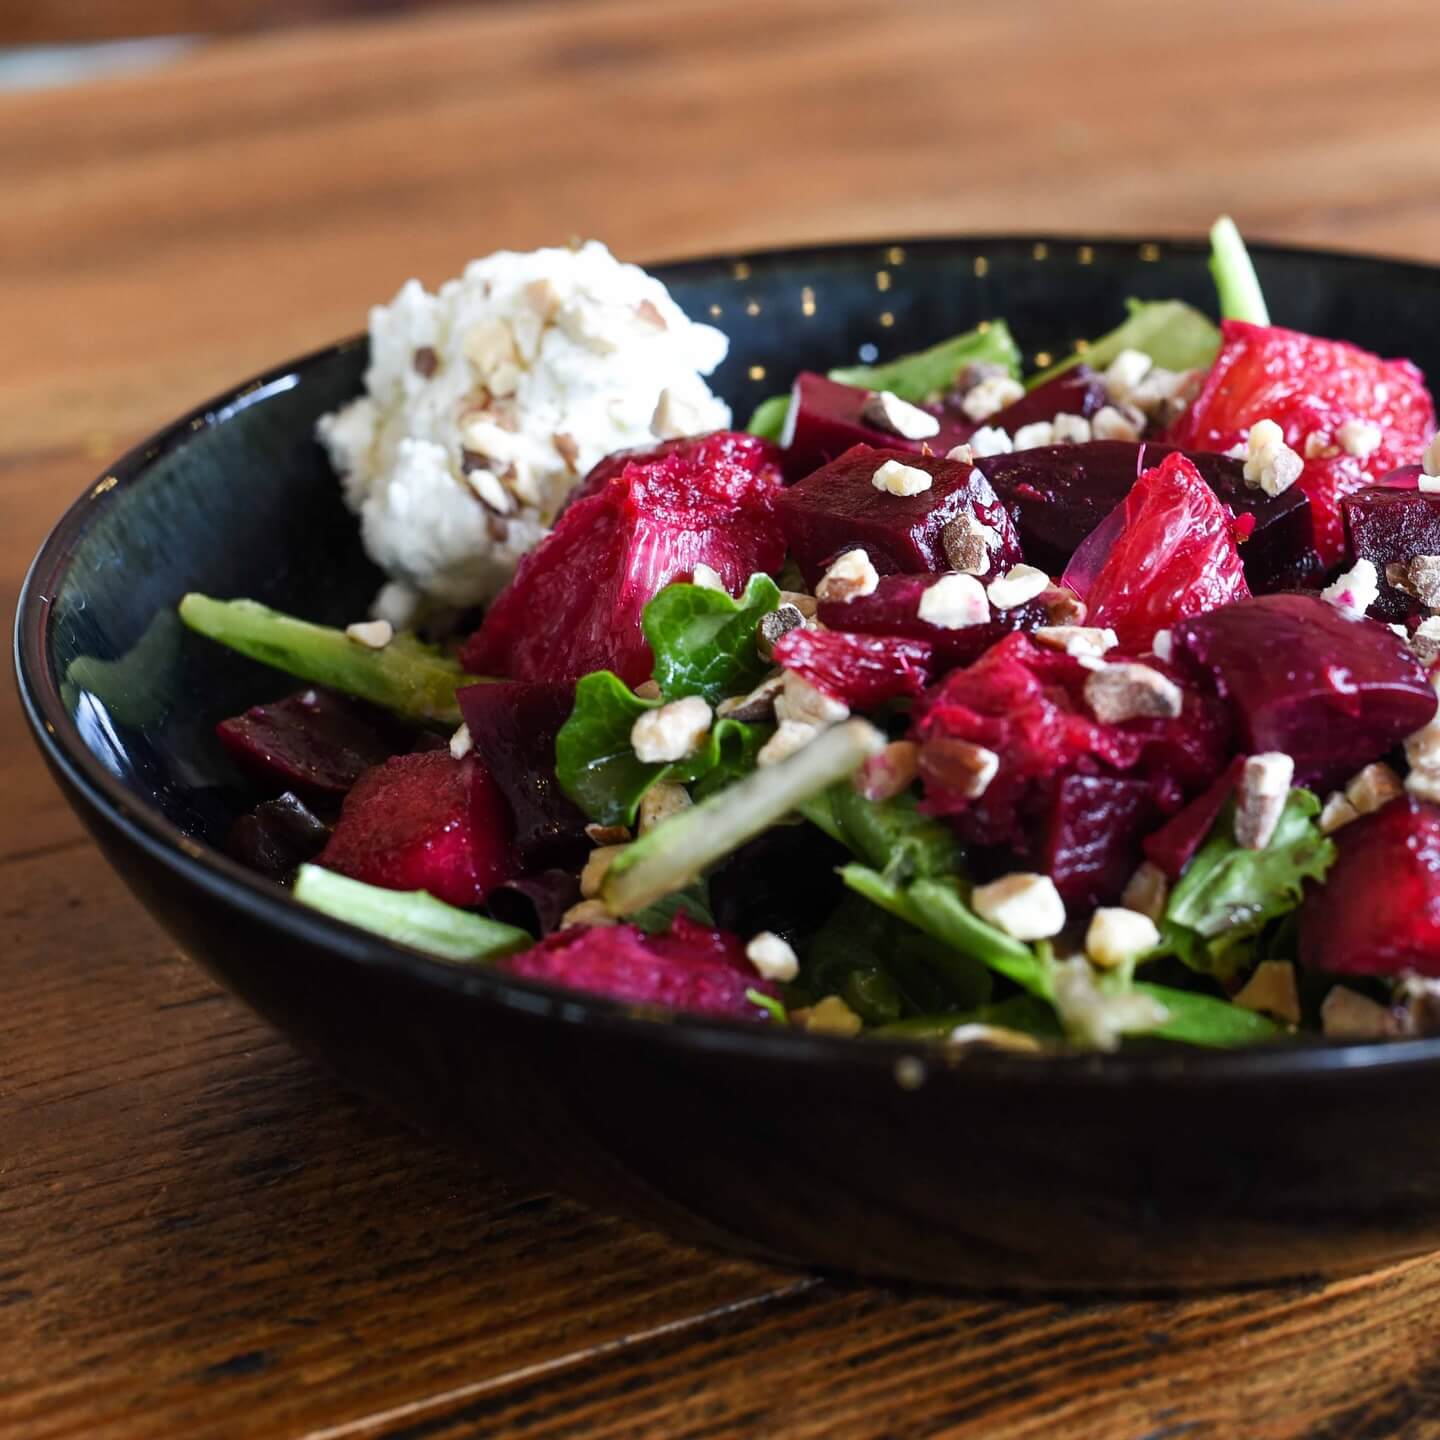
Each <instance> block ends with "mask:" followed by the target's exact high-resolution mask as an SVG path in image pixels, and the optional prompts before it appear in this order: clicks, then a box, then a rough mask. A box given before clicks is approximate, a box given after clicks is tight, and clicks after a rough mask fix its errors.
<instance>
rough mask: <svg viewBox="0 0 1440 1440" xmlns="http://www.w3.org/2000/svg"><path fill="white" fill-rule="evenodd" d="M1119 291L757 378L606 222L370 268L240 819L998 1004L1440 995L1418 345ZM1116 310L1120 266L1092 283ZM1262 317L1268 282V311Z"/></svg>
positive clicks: (1235, 262)
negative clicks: (331, 619) (1031, 331)
mask: <svg viewBox="0 0 1440 1440" xmlns="http://www.w3.org/2000/svg"><path fill="white" fill-rule="evenodd" d="M1212 242H1213V258H1212V263H1211V268H1212V271H1213V273H1214V275H1215V278H1216V282H1217V290H1218V300H1219V303H1218V309H1219V312H1220V315H1221V317H1222V318H1221V320H1220V322H1219V324H1218V326H1217V325H1216V324H1214V323H1212V321H1211V320H1210V319H1209V318H1207V317H1206V316H1205V315H1203V314H1201V313H1200V312H1198V311H1197V310H1195V309H1193V308H1192V307H1190V306H1188V305H1186V304H1183V303H1181V302H1179V301H1168V302H1160V303H1146V304H1141V303H1138V302H1132V304H1131V307H1130V313H1129V314H1128V316H1126V317H1124V318H1123V319H1121V323H1120V324H1119V325H1118V326H1117V328H1115V329H1114V330H1112V331H1111V332H1109V333H1108V334H1105V335H1102V336H1098V337H1096V338H1095V339H1093V340H1092V341H1091V342H1090V343H1089V344H1088V345H1087V346H1085V347H1083V348H1082V350H1081V352H1080V353H1077V354H1075V355H1072V356H1070V357H1069V358H1068V359H1065V360H1062V361H1061V362H1060V363H1058V364H1056V365H1054V366H1052V367H1051V368H1049V369H1047V370H1045V371H1043V372H1042V373H1039V374H1034V375H1029V376H1023V375H1022V373H1021V362H1020V355H1019V351H1018V349H1017V347H1016V345H1015V343H1014V340H1013V339H1012V337H1011V335H1010V332H1009V331H1008V329H1007V328H1006V325H1005V322H1004V319H1003V318H1002V317H999V316H996V317H992V318H991V319H990V320H989V321H988V322H987V323H985V324H982V325H980V326H978V327H977V328H976V329H975V330H973V331H970V332H968V333H967V334H964V335H959V336H955V337H953V338H951V339H948V340H944V341H942V342H941V343H939V344H937V345H935V346H933V347H932V348H930V349H928V350H925V351H922V352H919V353H916V354H911V355H903V356H900V357H898V358H896V359H893V360H890V361H888V362H886V363H882V364H875V365H868V366H850V367H846V368H840V369H832V370H829V371H828V372H824V373H822V372H820V371H815V372H809V371H807V372H804V373H802V374H800V375H798V376H797V377H795V381H794V385H793V387H792V389H791V391H790V393H789V394H787V395H783V396H777V397H775V398H774V399H772V400H769V401H767V402H766V403H765V404H763V405H762V406H761V407H760V408H759V410H758V411H757V412H756V414H755V415H754V416H753V417H752V418H751V420H750V422H749V424H748V427H747V428H746V429H745V430H743V431H742V430H738V429H735V428H731V427H732V420H731V417H730V415H729V412H728V410H727V409H726V407H725V405H724V403H723V402H722V401H721V400H720V399H718V398H717V397H716V396H715V395H713V394H712V393H711V391H710V390H709V388H708V385H707V384H706V379H705V377H706V376H707V375H708V374H710V372H711V371H712V370H713V369H714V367H715V366H716V365H717V364H718V363H719V362H720V360H721V359H722V358H723V356H724V354H725V350H726V341H725V338H724V336H723V335H721V334H720V333H719V332H718V331H715V330H713V329H712V328H710V327H708V326H703V325H698V324H696V323H695V322H694V321H692V320H691V319H689V318H687V317H686V316H685V315H684V314H683V312H681V311H680V310H679V308H678V307H677V306H676V305H675V303H674V301H673V300H672V299H671V297H670V296H669V294H668V292H667V291H666V290H665V287H664V286H663V285H661V284H660V282H659V281H658V280H655V279H653V278H652V277H650V276H647V275H645V274H644V273H643V272H641V271H638V270H636V269H635V268H634V267H632V266H621V265H619V264H618V263H617V262H615V261H614V260H613V258H612V257H610V255H609V253H608V251H605V250H604V249H603V247H600V246H595V245H590V246H585V247H580V248H578V249H572V250H568V251H566V250H553V251H538V252H535V253H534V254H532V255H510V254H503V255H498V256H493V257H491V258H490V259H488V260H485V261H480V262H477V263H476V264H475V265H472V266H471V267H470V269H469V270H467V272H466V274H465V275H464V276H463V277H461V279H459V280H457V281H453V282H451V283H450V284H449V285H447V286H445V287H443V288H442V289H441V290H440V291H439V292H438V293H437V294H434V295H431V294H428V293H427V292H425V291H423V290H422V289H421V288H420V287H419V286H418V285H416V284H415V283H414V282H412V283H411V284H410V285H408V286H407V287H406V288H405V289H404V290H402V291H401V292H400V294H399V296H397V297H396V300H395V301H394V302H393V304H392V305H391V306H388V307H380V308H378V309H377V310H376V311H375V312H374V313H373V314H372V317H371V332H372V350H371V356H372V358H371V368H370V371H369V372H368V373H367V376H366V393H365V394H364V395H363V396H361V397H360V398H359V399H357V400H356V401H354V402H353V403H352V404H351V405H349V406H347V407H345V408H343V409H342V410H340V411H338V412H337V413H336V414H334V415H331V416H327V417H325V419H324V420H323V421H322V422H321V424H320V430H319V437H320V439H321V441H322V442H323V443H324V444H325V446H326V447H327V449H328V452H329V454H330V456H331V458H332V460H333V461H334V463H335V465H336V468H337V470H338V471H339V474H340V480H341V483H342V484H343V485H344V487H345V493H346V496H347V499H348V500H349V502H350V504H351V506H352V508H354V510H355V511H356V513H357V515H358V517H359V520H360V524H361V526H362V531H363V534H364V537H365V540H366V544H367V547H368V548H369V550H370V553H371V554H372V556H373V557H374V558H375V559H376V561H377V563H378V564H379V565H380V566H381V567H382V569H383V570H384V571H385V572H386V574H387V576H388V577H389V578H388V581H387V583H386V585H385V587H384V589H383V590H382V591H381V592H380V594H379V596H378V597H377V600H376V605H375V609H374V612H373V613H372V615H371V617H369V618H362V619H357V621H356V622H355V623H354V624H352V625H350V626H348V627H347V628H346V629H343V630H341V629H331V628H328V627H325V626H321V625H316V624H312V623H310V622H308V621H306V620H303V619H300V618H298V617H294V616H289V615H284V614H280V613H278V612H276V611H274V610H271V609H268V608H266V607H265V606H263V605H260V604H258V603H256V602H254V601H251V600H246V599H237V600H219V599H213V598H209V597H207V596H203V595H198V594H192V595H187V596H186V597H185V599H184V600H183V602H182V604H181V606H180V614H181V617H182V618H183V620H184V622H185V623H186V624H187V625H188V626H189V627H190V628H191V629H192V630H194V631H196V632H198V633H199V634H200V635H202V636H205V637H208V638H209V639H210V640H212V641H216V642H219V643H220V644H223V645H226V646H229V647H231V648H232V649H234V650H236V651H238V652H240V653H242V654H245V655H248V656H251V657H253V658H257V659H260V660H263V661H265V662H267V663H269V664H270V665H272V666H275V667H277V668H278V669H280V670H282V671H285V672H287V673H288V674H290V675H292V676H294V677H297V678H298V679H299V680H300V681H302V682H303V686H304V688H301V689H299V690H298V691H297V692H296V693H294V694H292V695H290V696H288V697H286V698H283V699H280V700H277V701H272V702H268V703H265V704H261V705H258V706H256V707H254V708H253V709H251V710H249V711H247V712H246V713H244V714H243V715H238V716H234V717H231V718H228V719H224V720H222V721H221V723H220V724H219V725H218V728H217V734H218V737H219V740H220V742H221V743H222V744H223V745H224V746H225V748H226V749H227V750H228V751H229V752H230V753H231V754H232V755H233V756H234V757H235V758H236V760H237V761H238V762H239V763H240V764H241V765H242V766H243V768H244V769H245V770H246V771H247V772H248V773H249V775H250V776H251V777H252V778H254V779H255V780H256V781H257V783H258V784H259V785H261V786H262V787H263V798H262V799H260V801H259V803H258V804H256V806H255V807H254V809H253V810H252V811H250V812H249V813H247V814H245V815H243V816H242V817H241V818H240V819H239V820H237V822H236V824H235V827H234V829H233V831H232V833H231V836H230V841H229V844H230V848H231V849H232V851H233V852H234V853H235V854H236V855H238V856H240V857H241V858H243V859H244V860H246V861H247V863H249V864H251V865H253V866H254V867H255V868H257V869H259V870H260V871H262V872H264V873H265V874H267V875H270V876H272V877H274V878H275V879H276V880H277V881H280V882H282V883H286V884H293V893H294V895H295V897H296V898H297V899H298V900H299V901H301V902H303V903H304V904H306V905H310V906H313V907H316V908H317V909H319V910H322V911H325V912H328V913H330V914H332V915H335V916H338V917H339V918H341V919H344V920H346V921H348V922H349V923H351V924H354V925H358V926H361V927H364V928H367V929H370V930H373V931H374V932H376V933H378V934H380V935H383V936H385V937H387V938H389V939H391V940H394V941H397V942H399V943H402V944H405V945H408V946H412V947H415V948H418V949H420V950H424V951H426V952H428V953H429V954H431V955H434V956H437V957H439V958H441V959H443V960H446V961H449V962H453V963H456V964H462V965H487V966H493V967H495V968H496V969H498V970H501V971H504V972H508V973H509V974H511V975H514V976H518V977H523V978H526V979H530V980H537V981H543V982H547V983H551V984H554V985H558V986H564V987H570V988H572V989H575V990H579V991H584V992H587V993H590V994H594V995H601V996H607V997H611V998H614V999H618V1000H621V1001H624V1002H628V1003H630V1004H632V1005H640V1006H644V1007H650V1008H655V1009H659V1010H663V1011H673V1012H685V1013H690V1014H695V1015H702V1016H708V1017H713V1018H719V1019H725V1020H731V1021H736V1022H748V1023H753V1024H756V1025H765V1026H772V1027H791V1028H794V1029H803V1030H806V1031H811V1032H820V1033H827V1034H834V1035H846V1036H860V1037H867V1036H881V1037H885V1036H892V1037H894V1036H899V1037H907V1038H909V1039H911V1040H923V1039H927V1038H928V1039H933V1040H934V1041H935V1042H937V1043H941V1044H946V1045H951V1046H961V1047H965V1046H985V1047H994V1048H1001V1049H1006V1050H1014V1051H1017V1052H1034V1053H1037V1054H1045V1053H1050V1052H1057V1051H1064V1050H1073V1049H1074V1048H1077V1047H1079V1048H1089V1049H1097V1050H1113V1049H1115V1048H1116V1047H1118V1046H1120V1045H1122V1044H1123V1045H1125V1046H1127V1047H1131V1046H1137V1045H1140V1046H1152V1047H1153V1046H1162V1045H1170V1046H1173V1045H1196V1046H1207V1047H1228V1046H1243V1045H1252V1044H1260V1043H1276V1042H1283V1041H1285V1040H1286V1039H1288V1038H1290V1037H1293V1036H1296V1035H1298V1034H1302V1033H1305V1032H1312V1033H1315V1034H1319V1035H1323V1036H1328V1037H1331V1038H1336V1039H1349V1040H1360V1039H1365V1040H1369V1039H1377V1038H1383V1037H1387V1036H1399V1035H1414V1034H1421V1033H1431V1032H1434V1031H1436V1030H1440V717H1437V686H1440V681H1437V679H1436V674H1437V673H1440V672H1437V669H1436V667H1437V663H1440V439H1437V437H1436V433H1435V429H1436V423H1435V413H1434V407H1433V404H1432V401H1431V397H1430V394H1429V392H1428V391H1427V389H1426V386H1425V383H1424V379H1423V377H1422V376H1421V374H1420V372H1419V371H1418V370H1417V369H1416V368H1415V366H1414V365H1412V364H1411V363H1410V362H1408V361H1407V360H1403V359H1400V360H1383V359H1380V358H1378V357H1376V356H1374V355H1371V354H1369V353H1367V352H1365V351H1363V350H1361V349H1359V348H1357V347H1356V346H1354V345H1351V344H1349V343H1346V342H1345V341H1343V340H1336V339H1325V338H1320V337H1316V336H1310V335H1305V334H1300V333H1298V332H1296V331H1293V330H1289V329H1285V328H1283V327H1282V326H1279V325H1275V324H1272V323H1271V320H1270V317H1269V315H1268V313H1267V311H1266V307H1265V301H1264V297H1263V295H1262V293H1261V290H1260V287H1259V284H1258V282H1257V280H1256V276H1255V272H1254V269H1253V267H1252V266H1251V263H1250V260H1249V257H1248V255H1247V254H1246V251H1245V248H1244V245H1243V243H1242V242H1241V239H1240V237H1239V235H1238V233H1237V232H1236V230H1235V228H1234V226H1233V225H1232V224H1231V223H1230V222H1229V221H1228V220H1222V221H1220V222H1219V223H1218V224H1217V225H1216V227H1215V229H1214V231H1213V232H1212ZM1117 318H1120V317H1117ZM1282 318H1283V317H1282Z"/></svg>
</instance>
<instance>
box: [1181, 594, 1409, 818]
mask: <svg viewBox="0 0 1440 1440" xmlns="http://www.w3.org/2000/svg"><path fill="white" fill-rule="evenodd" d="M1173 639H1174V646H1175V658H1176V661H1177V662H1178V663H1179V664H1181V665H1182V666H1188V667H1189V668H1190V669H1191V670H1193V671H1194V672H1196V673H1197V674H1200V675H1204V676H1207V677H1208V678H1209V680H1210V681H1211V683H1212V684H1213V685H1214V686H1215V688H1216V690H1217V691H1218V692H1219V693H1220V695H1221V696H1222V697H1223V698H1225V699H1227V700H1229V702H1230V704H1231V705H1232V706H1233V708H1234V711H1235V715H1236V719H1237V721H1238V724H1239V727H1240V734H1241V739H1242V742H1243V744H1244V746H1245V748H1246V750H1247V751H1248V752H1249V753H1251V754H1255V753H1258V752H1260V751H1264V750H1282V751H1284V752H1285V753H1286V754H1288V755H1290V756H1292V757H1293V758H1294V761H1295V780H1296V783H1297V784H1300V785H1310V786H1312V787H1319V788H1321V789H1327V790H1328V789H1330V788H1332V787H1334V786H1336V785H1341V784H1343V783H1344V782H1345V781H1346V780H1348V779H1349V778H1350V776H1352V775H1353V774H1354V773H1355V772H1356V771H1357V770H1359V769H1360V768H1361V767H1362V766H1363V765H1368V764H1369V763H1370V762H1371V761H1372V760H1378V759H1379V758H1380V757H1381V756H1382V755H1384V754H1386V753H1387V752H1388V751H1389V750H1391V749H1393V748H1394V746H1396V745H1398V744H1399V743H1400V742H1401V741H1402V740H1404V739H1405V737H1406V736H1407V735H1411V734H1413V733H1414V732H1415V731H1416V730H1418V729H1419V728H1420V727H1421V726H1422V725H1424V724H1426V723H1427V722H1428V721H1429V720H1431V719H1432V718H1433V717H1434V715H1435V692H1434V691H1433V690H1432V689H1431V688H1430V684H1429V682H1428V681H1427V680H1426V678H1425V671H1424V669H1423V668H1422V667H1421V665H1420V662H1419V661H1418V660H1417V659H1416V658H1415V656H1414V655H1413V654H1412V653H1411V651H1410V648H1409V647H1408V646H1407V645H1406V644H1405V642H1404V641H1403V640H1401V639H1400V638H1399V636H1397V635H1395V634H1394V633H1393V632H1392V631H1390V630H1389V629H1387V628H1386V627H1385V626H1384V625H1382V624H1380V623H1379V622H1378V621H1375V620H1366V619H1359V620H1352V619H1349V618H1348V617H1347V616H1346V615H1344V614H1342V613H1341V612H1340V611H1339V610H1338V609H1336V607H1335V606H1333V605H1331V604H1330V603H1329V602H1328V601H1325V600H1321V599H1320V598H1319V597H1318V596H1316V595H1257V596H1255V597H1254V598H1252V599H1249V600H1241V601H1238V602H1237V603H1235V604H1233V605H1225V606H1222V607H1221V608H1220V609H1218V610H1212V611H1210V612H1209V613H1208V614H1206V615H1197V616H1194V617H1193V618H1191V619H1189V620H1185V621H1183V622H1182V623H1181V624H1179V625H1177V626H1175V627H1174V630H1173Z"/></svg>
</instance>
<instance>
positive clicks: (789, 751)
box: [755, 720, 821, 767]
mask: <svg viewBox="0 0 1440 1440" xmlns="http://www.w3.org/2000/svg"><path fill="white" fill-rule="evenodd" d="M820 728H821V727H820V726H819V725H808V724H806V723H805V722H804V721H802V720H782V721H781V722H780V724H779V726H778V728H777V729H776V731H775V733H774V734H773V735H772V736H771V737H770V738H769V739H768V740H767V741H766V742H765V743H764V745H762V746H761V747H760V753H759V754H758V755H757V756H756V757H755V763H756V764H757V765H759V766H762V767H763V766H766V765H778V764H779V763H780V762H781V761H782V760H788V759H789V758H790V757H791V756H792V755H793V754H795V752H796V751H797V750H803V749H804V748H805V747H806V746H807V745H808V744H809V743H810V742H811V741H812V740H813V739H814V738H815V737H816V736H817V735H818V734H819V733H820Z"/></svg>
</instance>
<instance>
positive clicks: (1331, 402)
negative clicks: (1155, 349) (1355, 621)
mask: <svg viewBox="0 0 1440 1440" xmlns="http://www.w3.org/2000/svg"><path fill="white" fill-rule="evenodd" d="M1221 329H1222V331H1223V333H1224V337H1225V338H1224V343H1223V344H1222V346H1221V348H1220V354H1219V356H1218V357H1217V358H1216V361H1215V364H1214V365H1213V367H1212V368H1211V370H1210V373H1209V375H1208V376H1207V377H1206V380H1205V388H1204V389H1203V390H1202V391H1201V392H1200V394H1199V395H1198V396H1197V397H1196V399H1195V402H1194V404H1193V405H1191V406H1190V408H1189V409H1188V410H1187V411H1186V412H1185V413H1184V415H1182V416H1181V418H1180V420H1179V421H1178V423H1177V424H1176V425H1175V427H1174V430H1173V431H1172V432H1171V434H1170V435H1169V436H1168V437H1167V438H1168V439H1170V440H1173V441H1174V442H1175V443H1176V444H1178V445H1183V446H1185V447H1186V448H1187V449H1193V450H1222V451H1223V450H1228V449H1230V447H1231V446H1232V445H1235V444H1237V443H1243V442H1244V440H1245V437H1246V434H1247V433H1248V431H1249V429H1250V427H1251V426H1252V425H1254V424H1255V423H1256V422H1257V421H1260V420H1273V421H1275V423H1276V424H1277V425H1279V426H1280V428H1281V429H1282V430H1283V431H1284V432H1285V443H1286V444H1287V445H1289V446H1290V447H1291V448H1292V449H1293V450H1295V451H1297V452H1298V453H1299V454H1300V455H1301V456H1302V457H1303V458H1304V460H1305V469H1304V471H1303V473H1302V474H1301V476H1300V480H1299V482H1298V483H1299V485H1300V488H1301V489H1303V490H1304V491H1305V493H1306V494H1307V495H1308V496H1309V497H1310V504H1311V509H1312V512H1313V515H1314V520H1315V542H1316V545H1317V547H1318V549H1319V552H1320V559H1321V561H1322V562H1323V563H1324V564H1325V565H1326V566H1330V565H1334V564H1336V563H1337V562H1338V561H1339V560H1340V558H1341V556H1342V554H1343V553H1344V544H1345V535H1344V526H1343V524H1342V521H1341V516H1340V502H1341V501H1342V500H1343V499H1344V498H1345V496H1347V495H1351V494H1353V493H1354V492H1355V491H1356V490H1358V489H1360V488H1361V487H1363V486H1365V485H1367V484H1369V483H1371V482H1372V481H1374V480H1377V479H1378V478H1379V477H1380V476H1381V475H1383V474H1385V472H1386V471H1388V470H1392V469H1394V468H1395V466H1397V465H1406V464H1409V463H1410V462H1412V461H1414V460H1418V459H1419V458H1420V452H1421V451H1422V450H1423V449H1424V447H1425V445H1426V443H1427V442H1428V441H1429V439H1430V436H1431V435H1433V434H1434V433H1435V411H1434V407H1433V406H1432V404H1431V402H1430V394H1429V391H1427V390H1426V388H1425V381H1424V378H1423V377H1422V376H1421V374H1420V372H1419V371H1418V370H1417V369H1416V368H1415V367H1414V366H1413V365H1412V364H1411V363H1410V362H1409V361H1408V360H1381V359H1380V358H1379V357H1378V356H1375V355H1371V354H1370V353H1369V352H1368V351H1365V350H1361V349H1360V348H1359V347H1358V346H1355V345H1347V344H1345V343H1344V342H1343V341H1339V340H1321V339H1317V338H1316V337H1315V336H1313V335H1301V334H1299V333H1298V332H1296V331H1294V330H1282V329H1281V328H1280V327H1279V326H1262V325H1249V324H1246V323H1245V322H1244V321H1240V320H1226V321H1225V322H1224V324H1223V325H1222V326H1221Z"/></svg>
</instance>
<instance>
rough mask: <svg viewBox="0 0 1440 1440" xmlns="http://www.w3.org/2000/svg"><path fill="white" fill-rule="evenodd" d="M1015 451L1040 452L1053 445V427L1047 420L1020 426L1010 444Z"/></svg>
mask: <svg viewBox="0 0 1440 1440" xmlns="http://www.w3.org/2000/svg"><path fill="white" fill-rule="evenodd" d="M1011 443H1012V447H1013V448H1014V449H1015V450H1040V449H1043V448H1044V447H1045V446H1046V445H1053V444H1054V443H1055V427H1054V426H1053V425H1052V424H1051V423H1050V422H1049V421H1048V420H1036V421H1035V422H1034V423H1033V424H1031V425H1022V426H1021V427H1020V428H1019V429H1018V430H1017V431H1016V432H1015V439H1014V440H1013V441H1012V442H1011Z"/></svg>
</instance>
